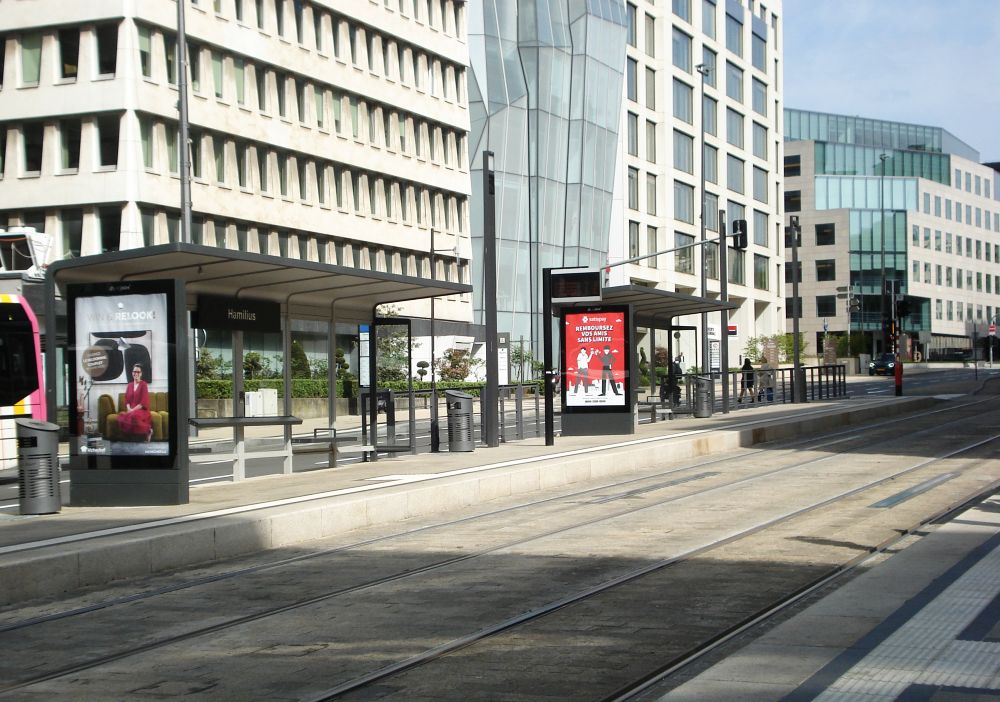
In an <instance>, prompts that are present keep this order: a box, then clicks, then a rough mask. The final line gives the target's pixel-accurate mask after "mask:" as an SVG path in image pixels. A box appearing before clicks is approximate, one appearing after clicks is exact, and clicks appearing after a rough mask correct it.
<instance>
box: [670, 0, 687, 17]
mask: <svg viewBox="0 0 1000 702" xmlns="http://www.w3.org/2000/svg"><path fill="white" fill-rule="evenodd" d="M673 10H674V14H675V15H677V16H678V17H680V18H681V19H682V20H684V21H685V22H690V21H691V0H673Z"/></svg>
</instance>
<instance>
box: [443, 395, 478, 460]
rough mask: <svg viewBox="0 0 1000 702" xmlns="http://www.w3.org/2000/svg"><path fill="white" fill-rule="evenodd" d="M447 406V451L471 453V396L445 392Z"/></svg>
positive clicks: (472, 446)
mask: <svg viewBox="0 0 1000 702" xmlns="http://www.w3.org/2000/svg"><path fill="white" fill-rule="evenodd" d="M444 400H445V404H447V405H448V450H449V451H472V450H474V449H475V447H476V446H475V444H474V443H473V442H472V395H469V394H468V393H464V392H459V391H458V390H446V391H445V393H444Z"/></svg>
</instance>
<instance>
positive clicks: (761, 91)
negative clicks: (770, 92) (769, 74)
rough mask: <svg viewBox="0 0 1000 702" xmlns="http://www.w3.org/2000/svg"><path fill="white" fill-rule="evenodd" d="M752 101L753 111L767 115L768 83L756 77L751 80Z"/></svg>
mask: <svg viewBox="0 0 1000 702" xmlns="http://www.w3.org/2000/svg"><path fill="white" fill-rule="evenodd" d="M750 91H751V95H750V102H751V106H752V107H753V111H754V112H756V113H757V114H759V115H763V116H764V117H767V85H765V84H764V83H762V82H760V81H759V80H757V79H756V78H753V79H751V80H750Z"/></svg>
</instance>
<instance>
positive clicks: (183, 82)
mask: <svg viewBox="0 0 1000 702" xmlns="http://www.w3.org/2000/svg"><path fill="white" fill-rule="evenodd" d="M185 4H186V3H184V2H181V1H180V0H178V2H177V109H178V111H179V113H180V114H179V120H178V122H179V128H178V136H177V141H178V145H177V147H178V151H179V152H180V154H179V155H180V164H179V165H180V176H181V232H180V237H181V241H182V242H183V243H185V244H190V243H191V157H190V151H189V149H190V145H189V144H188V141H189V140H190V135H189V132H190V129H189V118H188V90H187V72H188V65H187V64H188V59H187V30H186V29H185V25H184V5H185Z"/></svg>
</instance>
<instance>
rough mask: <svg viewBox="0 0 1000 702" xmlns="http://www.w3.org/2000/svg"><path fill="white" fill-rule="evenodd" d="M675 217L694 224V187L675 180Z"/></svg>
mask: <svg viewBox="0 0 1000 702" xmlns="http://www.w3.org/2000/svg"><path fill="white" fill-rule="evenodd" d="M674 219H676V220H678V221H681V222H687V223H688V224H694V188H693V187H691V186H690V185H688V184H686V183H681V182H680V181H676V180H675V181H674Z"/></svg>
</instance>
